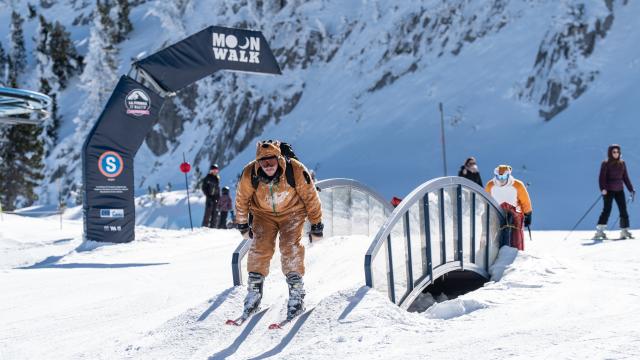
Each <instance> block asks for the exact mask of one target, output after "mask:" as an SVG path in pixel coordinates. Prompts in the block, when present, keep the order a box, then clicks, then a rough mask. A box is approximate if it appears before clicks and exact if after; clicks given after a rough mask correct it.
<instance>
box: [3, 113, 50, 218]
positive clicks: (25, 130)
mask: <svg viewBox="0 0 640 360" xmlns="http://www.w3.org/2000/svg"><path fill="white" fill-rule="evenodd" d="M40 131H41V130H40V127H39V126H35V125H13V126H10V127H5V131H4V133H5V134H4V136H3V141H4V143H3V144H2V146H1V147H0V159H2V161H0V189H2V190H0V201H1V202H2V208H3V209H6V210H13V209H15V208H18V207H22V206H29V205H32V204H33V203H34V202H35V201H36V200H37V199H38V196H37V195H36V194H35V192H34V189H35V187H36V186H37V185H38V183H39V181H40V180H42V179H43V175H42V168H43V165H42V153H43V148H42V142H41V141H40V140H38V136H39V135H40Z"/></svg>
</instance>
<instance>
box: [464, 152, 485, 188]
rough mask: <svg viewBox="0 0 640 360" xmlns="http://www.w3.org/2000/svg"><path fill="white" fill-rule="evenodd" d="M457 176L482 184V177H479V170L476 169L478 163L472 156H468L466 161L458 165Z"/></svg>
mask: <svg viewBox="0 0 640 360" xmlns="http://www.w3.org/2000/svg"><path fill="white" fill-rule="evenodd" d="M458 176H460V177H463V178H467V179H469V180H471V181H473V182H474V183H476V184H478V185H479V186H480V187H482V186H483V185H482V178H480V171H479V170H478V163H477V162H476V158H474V157H473V156H472V157H470V158H468V159H467V161H465V162H464V165H462V166H461V167H460V171H458Z"/></svg>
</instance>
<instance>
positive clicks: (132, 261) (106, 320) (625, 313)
mask: <svg viewBox="0 0 640 360" xmlns="http://www.w3.org/2000/svg"><path fill="white" fill-rule="evenodd" d="M80 231H81V223H79V222H76V221H65V222H64V224H63V230H60V229H59V220H58V219H56V218H55V217H52V218H40V219H34V218H23V217H18V216H13V215H8V216H7V215H5V218H4V220H3V222H2V231H1V232H0V249H4V251H5V253H4V254H5V255H4V256H5V258H4V260H3V262H2V267H1V268H0V288H2V289H3V292H2V293H0V358H2V359H3V360H4V359H22V358H62V359H67V358H69V359H100V358H102V359H121V358H125V359H158V358H170V359H223V358H227V359H262V358H267V357H269V358H276V359H346V358H349V359H365V358H366V359H389V358H402V359H419V358H424V357H425V356H433V357H435V358H451V359H470V358H473V359H478V358H480V359H495V358H539V359H543V358H544V359H549V358H554V359H573V358H612V359H631V358H637V357H638V356H640V340H639V339H640V331H639V330H638V327H637V323H638V320H640V315H638V314H640V301H638V300H639V299H640V280H638V279H639V278H640V276H639V275H640V265H638V262H637V254H638V251H640V241H638V240H628V241H606V242H604V243H602V244H598V245H594V246H586V245H587V244H589V242H588V241H585V240H583V239H585V238H588V237H589V236H590V233H586V232H577V233H575V234H573V236H572V237H570V238H569V239H568V240H566V241H563V240H562V239H563V238H564V236H565V235H566V233H564V232H557V231H549V232H543V231H540V232H534V233H533V237H534V241H529V240H527V242H526V251H525V252H517V251H516V250H515V249H512V248H503V249H501V252H500V255H499V257H498V260H497V262H496V264H494V266H493V267H492V269H491V273H492V274H493V279H492V280H491V281H488V282H487V283H486V284H485V285H484V286H483V287H482V288H480V289H478V290H476V291H473V292H470V293H467V294H465V295H462V296H460V297H458V298H456V299H452V300H447V301H443V302H440V303H436V304H434V306H431V307H430V308H429V309H428V310H427V311H425V312H423V313H409V312H406V311H404V310H402V309H400V308H399V307H397V306H394V305H392V304H391V303H390V302H389V301H388V300H387V298H386V296H385V295H384V294H382V293H380V292H378V291H377V290H372V289H368V288H366V287H364V286H362V285H363V282H364V280H363V279H364V275H363V270H362V260H363V255H364V252H365V251H366V248H367V247H368V245H369V240H368V239H367V238H366V237H358V236H354V237H333V238H329V239H324V240H322V241H321V242H318V243H314V244H313V245H311V246H309V247H308V251H307V259H306V260H307V261H306V267H307V274H306V276H305V288H306V290H307V298H306V303H307V309H313V311H310V312H307V313H305V314H303V315H301V317H300V318H299V319H297V320H296V321H294V322H293V323H292V324H289V325H288V326H287V327H285V328H284V329H281V330H269V329H267V327H268V325H269V324H270V323H272V322H276V321H279V320H282V319H283V318H284V315H285V313H286V309H285V307H286V299H287V286H286V283H285V279H284V276H283V275H282V274H281V273H280V261H279V258H278V256H277V255H276V256H275V257H274V259H273V260H272V268H271V274H270V275H269V276H268V277H267V281H266V283H265V298H264V300H263V310H264V311H263V312H260V313H258V314H257V315H255V316H254V317H253V318H252V319H250V320H249V321H248V322H247V323H245V324H244V325H243V326H242V327H234V326H228V325H225V324H224V322H225V321H226V320H227V319H228V318H235V317H236V316H238V315H239V313H240V312H241V308H242V301H243V298H244V295H245V291H246V290H245V289H244V287H235V288H234V287H232V286H231V274H230V266H229V265H230V258H231V253H232V251H233V249H234V248H235V246H236V245H237V243H238V242H239V241H240V236H239V234H238V233H236V232H235V231H227V230H209V229H197V230H196V231H194V232H190V231H189V230H162V229H154V228H145V227H140V228H139V229H138V233H137V240H136V241H135V242H133V243H129V244H120V245H101V244H95V243H85V244H82V243H81V240H80ZM67 237H70V239H71V240H65V241H63V242H61V243H58V241H59V240H60V239H67ZM16 243H20V244H26V245H25V246H27V247H26V248H34V249H35V248H38V249H46V251H40V252H38V253H27V252H24V251H20V250H16ZM63 247H64V248H63ZM47 251H48V252H49V253H48V254H47V253H46V252H47ZM53 254H56V255H53ZM50 256H54V258H49V257H50ZM46 259H49V260H47V261H45V260H46Z"/></svg>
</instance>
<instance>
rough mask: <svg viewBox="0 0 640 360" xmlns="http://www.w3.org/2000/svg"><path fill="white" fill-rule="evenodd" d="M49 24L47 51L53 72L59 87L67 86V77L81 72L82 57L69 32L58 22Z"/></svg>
mask: <svg viewBox="0 0 640 360" xmlns="http://www.w3.org/2000/svg"><path fill="white" fill-rule="evenodd" d="M50 26H51V30H50V31H51V35H50V41H49V46H48V48H49V53H50V56H51V60H52V62H53V64H52V66H53V69H52V71H53V73H54V74H55V75H56V77H57V78H58V83H59V84H60V89H61V90H63V89H65V88H66V87H67V84H68V83H69V79H70V78H71V77H73V76H74V75H77V74H81V73H82V70H83V60H84V59H83V57H82V56H81V55H79V54H78V52H77V50H76V48H75V46H74V45H73V42H72V41H71V36H70V34H69V33H68V32H67V31H66V30H65V27H64V26H63V25H62V24H60V23H59V22H57V21H56V22H55V24H53V25H50Z"/></svg>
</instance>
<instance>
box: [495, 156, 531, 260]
mask: <svg viewBox="0 0 640 360" xmlns="http://www.w3.org/2000/svg"><path fill="white" fill-rule="evenodd" d="M493 174H494V178H493V179H491V180H490V181H489V182H488V183H487V187H486V191H487V192H488V193H489V194H491V196H493V198H494V199H495V200H496V201H497V202H498V204H500V206H501V207H502V208H503V209H504V211H505V212H506V213H507V218H510V219H511V221H510V223H509V224H508V225H509V226H511V228H512V230H511V239H510V240H511V246H513V247H515V248H517V249H518V250H524V227H527V226H529V225H531V214H532V212H533V209H532V208H531V199H530V198H529V193H528V192H527V188H526V187H525V186H524V184H523V183H522V181H520V180H517V179H515V178H514V177H513V176H512V175H511V166H509V165H499V166H498V167H497V168H495V170H494V171H493ZM523 225H524V226H523Z"/></svg>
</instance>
